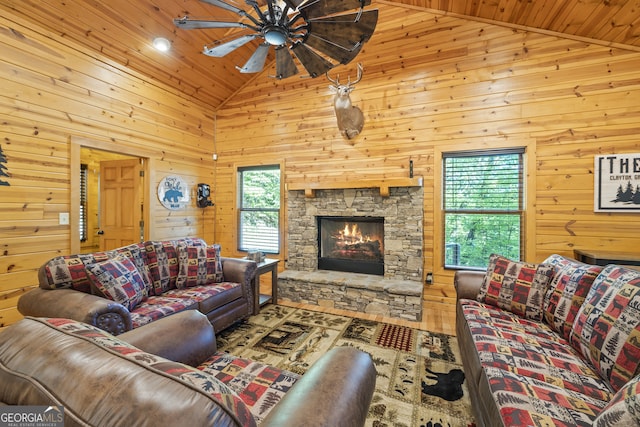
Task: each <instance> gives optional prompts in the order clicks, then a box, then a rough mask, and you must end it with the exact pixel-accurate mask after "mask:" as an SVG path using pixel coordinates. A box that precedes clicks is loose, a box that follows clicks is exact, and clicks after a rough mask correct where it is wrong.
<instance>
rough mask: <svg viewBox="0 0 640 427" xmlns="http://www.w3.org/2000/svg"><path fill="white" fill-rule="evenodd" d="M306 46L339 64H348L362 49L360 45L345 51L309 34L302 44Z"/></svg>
mask: <svg viewBox="0 0 640 427" xmlns="http://www.w3.org/2000/svg"><path fill="white" fill-rule="evenodd" d="M304 43H305V44H306V45H308V46H311V47H312V48H314V49H315V50H317V51H319V52H322V53H324V54H325V55H327V56H328V57H330V58H332V59H334V60H336V61H338V62H339V63H341V64H348V63H349V62H351V61H352V60H353V58H355V57H356V56H357V55H358V53H360V50H361V49H362V45H363V44H362V43H360V44H357V45H356V46H355V47H353V48H352V49H345V48H344V47H342V46H339V45H337V44H334V43H331V42H330V41H328V40H325V39H323V38H320V37H316V36H315V35H314V34H309V37H308V38H307V40H305V42H304Z"/></svg>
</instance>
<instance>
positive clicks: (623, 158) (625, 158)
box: [594, 153, 640, 212]
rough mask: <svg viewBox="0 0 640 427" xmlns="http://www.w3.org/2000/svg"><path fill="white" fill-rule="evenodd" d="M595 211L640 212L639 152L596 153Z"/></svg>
mask: <svg viewBox="0 0 640 427" xmlns="http://www.w3.org/2000/svg"><path fill="white" fill-rule="evenodd" d="M594 176H595V186H594V188H595V192H594V211H595V212H640V153H635V154H608V155H604V156H595V175H594Z"/></svg>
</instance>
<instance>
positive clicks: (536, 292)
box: [478, 254, 553, 320]
mask: <svg viewBox="0 0 640 427" xmlns="http://www.w3.org/2000/svg"><path fill="white" fill-rule="evenodd" d="M552 273H553V266H551V265H546V264H540V265H538V264H530V263H526V262H519V261H511V260H509V259H508V258H505V257H503V256H500V255H496V254H492V255H491V256H490V257H489V265H488V267H487V273H486V275H485V277H484V280H483V282H482V286H481V288H480V292H479V294H478V300H479V301H481V302H484V303H487V304H490V305H494V306H496V307H500V308H503V309H505V310H509V311H511V312H512V313H515V314H518V315H520V316H523V317H525V318H527V319H532V320H541V319H542V304H543V302H544V296H545V294H546V291H547V286H548V284H549V280H550V278H551V275H552Z"/></svg>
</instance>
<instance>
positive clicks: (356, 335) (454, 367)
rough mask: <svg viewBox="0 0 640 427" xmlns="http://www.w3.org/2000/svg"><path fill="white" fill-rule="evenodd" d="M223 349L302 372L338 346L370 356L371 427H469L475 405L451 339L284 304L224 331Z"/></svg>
mask: <svg viewBox="0 0 640 427" xmlns="http://www.w3.org/2000/svg"><path fill="white" fill-rule="evenodd" d="M217 343H218V350H219V351H226V352H229V353H231V354H234V355H238V356H242V357H247V358H251V359H254V360H258V361H261V362H265V363H268V364H271V365H274V366H277V367H278V368H281V369H286V370H289V371H292V372H296V373H299V374H304V372H305V371H306V370H307V369H308V368H309V367H310V366H311V365H312V364H313V363H314V362H315V361H317V360H318V359H319V358H320V357H321V356H322V355H323V354H324V353H326V352H327V350H329V349H330V348H331V347H334V346H351V347H356V348H358V349H360V350H363V351H366V352H367V353H369V354H370V355H371V357H372V359H373V361H374V363H375V366H376V371H377V378H376V390H375V393H374V396H373V400H372V402H371V406H370V408H369V414H368V416H367V422H366V425H367V426H372V427H383V426H388V427H414V426H416V427H470V426H474V425H475V424H474V420H473V417H472V415H471V403H470V401H469V396H468V393H469V392H468V389H467V386H466V383H465V379H464V373H463V372H462V366H461V361H460V354H459V351H458V343H457V341H456V338H455V337H454V336H450V335H445V334H440V333H434V332H428V331H421V330H418V329H412V328H407V327H404V326H396V325H390V324H385V323H379V322H375V321H370V320H362V319H355V318H351V317H345V316H337V315H332V314H328V313H321V312H316V311H310V310H303V309H296V308H291V307H285V306H279V305H267V306H265V307H263V308H262V310H261V311H260V314H258V315H256V316H252V317H251V318H249V319H248V320H247V321H245V322H242V323H240V324H238V325H236V326H235V327H232V328H230V329H227V330H225V331H223V332H221V333H220V334H219V335H218V336H217Z"/></svg>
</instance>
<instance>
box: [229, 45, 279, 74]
mask: <svg viewBox="0 0 640 427" xmlns="http://www.w3.org/2000/svg"><path fill="white" fill-rule="evenodd" d="M270 46H271V45H270V44H269V43H262V44H261V45H260V46H258V48H257V49H256V51H255V52H253V55H251V58H249V60H248V61H247V62H246V63H245V64H244V66H243V67H242V68H240V67H236V68H237V69H238V70H240V72H241V73H257V72H259V71H262V69H263V68H264V63H265V61H266V60H267V54H268V53H269V47H270Z"/></svg>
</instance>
